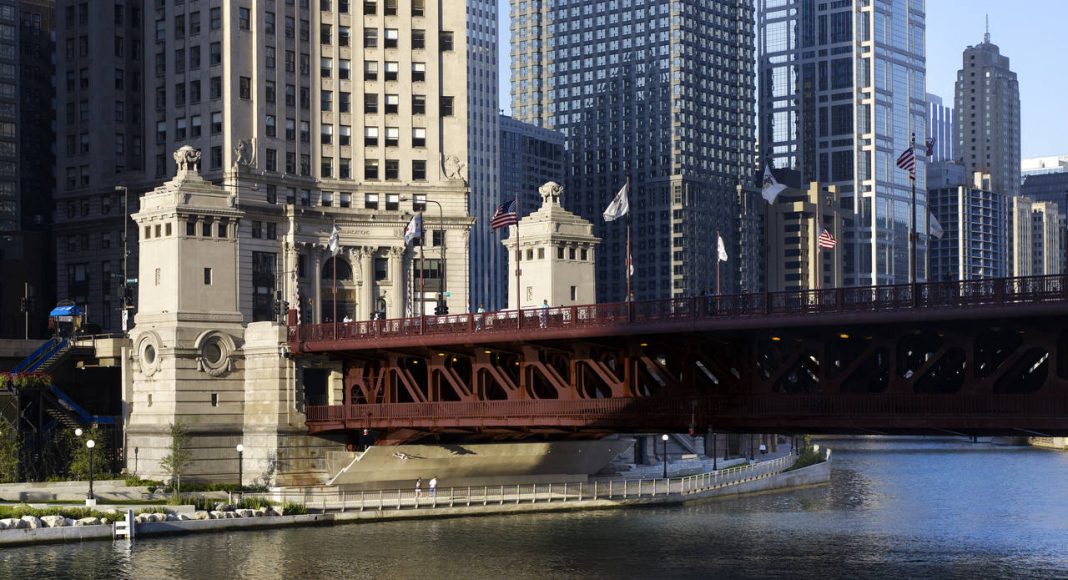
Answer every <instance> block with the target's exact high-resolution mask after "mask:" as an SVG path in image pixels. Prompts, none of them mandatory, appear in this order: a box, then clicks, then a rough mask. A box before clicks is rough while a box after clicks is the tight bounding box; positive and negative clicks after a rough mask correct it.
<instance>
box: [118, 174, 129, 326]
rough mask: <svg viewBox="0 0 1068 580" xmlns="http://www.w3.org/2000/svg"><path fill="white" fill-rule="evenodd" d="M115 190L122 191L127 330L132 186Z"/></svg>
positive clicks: (123, 313)
mask: <svg viewBox="0 0 1068 580" xmlns="http://www.w3.org/2000/svg"><path fill="white" fill-rule="evenodd" d="M115 191H121V192H122V306H121V308H122V310H121V312H120V313H119V316H120V317H121V318H122V331H123V332H126V331H127V326H128V324H129V306H130V304H129V284H130V270H129V260H130V188H128V187H126V186H125V185H116V186H115Z"/></svg>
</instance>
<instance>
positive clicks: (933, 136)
mask: <svg viewBox="0 0 1068 580" xmlns="http://www.w3.org/2000/svg"><path fill="white" fill-rule="evenodd" d="M953 123H954V117H953V107H947V106H946V105H944V104H942V97H940V96H938V95H932V94H931V93H927V129H926V131H925V132H924V133H925V134H926V135H927V140H926V141H924V145H925V146H926V144H927V141H932V140H933V143H932V147H931V151H932V153H933V155H931V156H930V157H928V161H930V162H932V163H939V162H943V161H950V162H954V161H956V160H957V136H956V128H955V127H956V126H955V125H954V124H953Z"/></svg>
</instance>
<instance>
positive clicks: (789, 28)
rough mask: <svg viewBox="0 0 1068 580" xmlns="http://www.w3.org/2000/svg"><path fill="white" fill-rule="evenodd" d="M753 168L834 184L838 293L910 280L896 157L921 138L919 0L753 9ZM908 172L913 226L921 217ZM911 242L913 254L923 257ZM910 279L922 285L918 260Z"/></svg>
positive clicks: (920, 170) (902, 184)
mask: <svg viewBox="0 0 1068 580" xmlns="http://www.w3.org/2000/svg"><path fill="white" fill-rule="evenodd" d="M758 6H759V8H758V16H757V29H758V31H759V35H760V40H759V43H758V44H759V58H758V67H759V75H760V76H759V83H758V86H759V87H760V89H759V90H760V95H759V99H760V154H761V158H762V162H763V163H764V164H767V165H770V166H772V167H774V168H777V169H784V168H785V169H791V170H795V171H798V172H799V173H800V174H801V180H802V182H805V183H807V182H811V181H819V182H821V183H825V184H831V185H836V186H837V188H838V191H839V194H840V196H841V204H842V212H843V214H844V215H845V216H846V217H845V220H844V221H845V232H844V234H845V235H844V236H842V239H840V240H839V242H840V246H839V247H840V249H841V251H842V252H843V278H844V279H843V282H844V284H845V285H861V286H863V285H869V284H890V283H903V282H908V281H909V279H910V259H909V249H910V242H909V237H910V236H909V230H910V226H911V215H912V207H911V191H910V185H911V184H910V181H909V176H908V174H907V173H906V172H905V171H903V170H901V169H898V168H897V167H896V166H895V163H894V162H895V159H896V158H897V157H898V156H899V155H900V154H901V153H902V152H903V151H905V150H906V149H907V148H909V146H910V139H911V137H912V136H913V135H915V139H916V145H917V156H922V154H923V151H922V147H923V145H924V140H925V138H926V134H925V129H924V125H925V121H924V118H925V109H926V100H925V97H926V91H925V79H924V76H925V70H926V67H925V62H926V61H925V56H924V30H925V16H924V12H923V2H920V1H917V0H886V1H880V2H867V1H861V0H843V1H840V2H819V3H817V2H811V1H808V0H785V1H782V0H758ZM925 181H926V175H925V166H924V164H923V163H919V164H917V167H916V183H917V192H916V200H917V202H916V204H917V207H916V211H915V215H916V216H917V220H916V229H917V231H920V232H922V231H924V230H925V228H926V223H925V218H926V215H927V209H926V195H925V192H924V189H923V184H924V183H925ZM925 245H926V241H925V240H924V238H923V237H920V238H919V240H918V247H917V254H918V255H919V256H922V255H923V253H924V252H925V251H926V247H925ZM917 269H918V270H919V271H918V272H917V279H918V280H923V279H924V278H925V272H924V271H923V260H918V268H917Z"/></svg>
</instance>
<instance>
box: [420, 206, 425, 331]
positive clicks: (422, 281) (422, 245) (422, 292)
mask: <svg viewBox="0 0 1068 580" xmlns="http://www.w3.org/2000/svg"><path fill="white" fill-rule="evenodd" d="M423 208H424V209H425V208H426V204H423ZM425 247H426V228H425V227H424V226H423V209H420V210H419V318H425V317H426V257H425V256H424V255H423V248H425ZM420 328H422V326H420Z"/></svg>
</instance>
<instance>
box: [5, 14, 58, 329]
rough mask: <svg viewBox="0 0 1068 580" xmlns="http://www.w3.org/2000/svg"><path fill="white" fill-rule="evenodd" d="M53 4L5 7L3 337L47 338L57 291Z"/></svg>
mask: <svg viewBox="0 0 1068 580" xmlns="http://www.w3.org/2000/svg"><path fill="white" fill-rule="evenodd" d="M54 23H55V19H54V2H50V1H47V0H3V1H0V270H2V271H3V272H4V276H3V279H2V280H0V338H24V337H30V336H32V337H39V336H43V335H44V334H45V333H46V332H47V330H46V322H47V317H46V315H47V312H48V310H49V309H50V308H51V306H52V304H53V303H54V301H55V294H54V292H53V287H54V285H55V283H54V279H55V276H54V271H55V268H54V264H55V261H54V259H53V257H52V254H53V249H52V248H53V245H52V197H53V192H54V190H55V188H54V180H53V172H54V170H55V154H54V151H53V144H54V141H55V133H54V129H53V125H52V117H53V113H52V107H53V99H54V98H55V89H54V87H53V82H54V79H53V76H54V73H55V64H54V58H53V56H54V55H53V53H54V51H55V41H54V39H53V32H54V26H55V24H54Z"/></svg>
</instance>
